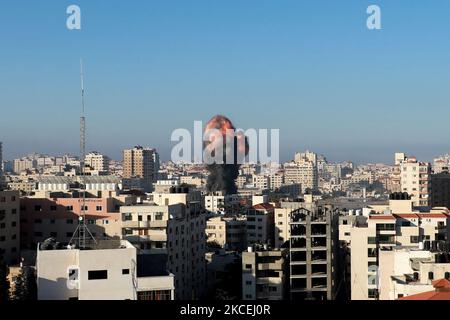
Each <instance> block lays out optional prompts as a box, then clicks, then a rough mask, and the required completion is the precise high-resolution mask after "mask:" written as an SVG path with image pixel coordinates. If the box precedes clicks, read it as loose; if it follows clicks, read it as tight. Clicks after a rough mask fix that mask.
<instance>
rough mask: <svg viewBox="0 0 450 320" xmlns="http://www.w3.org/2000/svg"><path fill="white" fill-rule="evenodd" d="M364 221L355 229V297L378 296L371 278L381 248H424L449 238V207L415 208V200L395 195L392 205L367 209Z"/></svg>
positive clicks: (352, 230) (353, 231)
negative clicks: (426, 209)
mask: <svg viewBox="0 0 450 320" xmlns="http://www.w3.org/2000/svg"><path fill="white" fill-rule="evenodd" d="M363 215H364V216H366V218H367V219H366V220H365V221H364V222H361V221H358V223H356V224H354V225H353V226H352V228H351V237H350V243H351V285H352V287H351V298H352V300H367V299H378V298H379V291H378V287H377V285H376V284H374V283H372V282H370V281H369V278H370V279H372V278H373V277H374V275H375V274H376V272H377V270H379V268H380V250H384V249H387V250H390V249H392V248H394V247H395V246H410V247H418V246H419V244H420V243H422V242H423V244H424V248H425V249H429V248H432V247H433V246H437V244H438V243H439V242H444V243H445V242H447V241H448V233H449V229H448V210H447V209H446V208H437V209H432V210H430V211H428V212H420V211H417V210H414V209H413V200H411V199H408V198H406V199H404V198H403V199H402V197H398V195H392V196H391V199H390V200H389V204H388V205H378V206H371V207H370V208H364V209H363Z"/></svg>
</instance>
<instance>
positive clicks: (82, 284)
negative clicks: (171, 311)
mask: <svg viewBox="0 0 450 320" xmlns="http://www.w3.org/2000/svg"><path fill="white" fill-rule="evenodd" d="M89 249H90V250H80V249H78V248H70V247H69V248H67V247H58V246H57V245H56V244H50V245H48V244H45V243H41V244H39V246H38V251H37V258H36V268H37V287H38V300H173V299H174V276H173V275H172V274H170V273H169V272H167V271H166V269H165V265H164V264H160V263H158V262H157V261H155V259H154V260H153V261H148V259H146V260H147V261H140V260H141V259H140V257H139V256H137V255H136V248H135V247H134V246H133V245H131V244H130V243H129V242H127V241H123V240H122V241H120V240H106V241H97V243H95V244H91V245H90V246H89ZM144 262H147V263H146V265H145V266H144V265H142V264H143V263H144ZM142 270H146V272H143V271H142Z"/></svg>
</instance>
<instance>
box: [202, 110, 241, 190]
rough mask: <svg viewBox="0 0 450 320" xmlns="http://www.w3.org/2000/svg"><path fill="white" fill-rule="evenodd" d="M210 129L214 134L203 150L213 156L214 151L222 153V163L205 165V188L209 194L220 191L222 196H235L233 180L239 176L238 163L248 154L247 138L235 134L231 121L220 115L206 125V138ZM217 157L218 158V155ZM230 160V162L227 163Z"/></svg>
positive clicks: (239, 133) (238, 133)
mask: <svg viewBox="0 0 450 320" xmlns="http://www.w3.org/2000/svg"><path fill="white" fill-rule="evenodd" d="M211 129H216V130H215V131H214V132H215V133H214V134H210V135H209V139H208V140H207V141H206V142H205V143H204V149H205V151H208V153H209V154H211V155H213V156H214V155H215V152H216V151H218V150H219V151H222V155H223V156H222V157H223V161H222V163H216V162H214V163H212V164H208V165H207V169H208V171H209V176H208V180H207V183H206V187H207V189H208V191H210V192H217V191H220V192H222V193H224V194H235V193H237V188H236V183H235V180H236V178H237V177H238V175H239V167H240V164H239V163H242V162H243V160H244V158H245V156H246V155H247V154H248V149H249V146H248V141H247V138H246V137H245V135H244V134H243V133H242V132H237V133H236V132H235V131H234V130H235V127H234V126H233V124H232V123H231V121H230V120H229V119H228V118H226V117H224V116H221V115H216V116H214V117H213V118H212V119H211V120H209V122H208V123H207V124H206V127H205V135H206V136H208V134H206V133H207V132H208V130H211ZM217 138H221V139H217ZM227 142H228V143H227ZM230 142H234V143H230ZM227 155H228V158H227ZM218 156H219V157H220V155H218ZM230 159H232V161H229V160H230ZM227 160H228V161H227ZM238 160H239V161H238Z"/></svg>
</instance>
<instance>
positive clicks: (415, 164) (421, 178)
mask: <svg viewBox="0 0 450 320" xmlns="http://www.w3.org/2000/svg"><path fill="white" fill-rule="evenodd" d="M391 180H392V183H391V186H392V187H391V188H392V189H393V190H392V191H395V192H406V193H408V194H409V195H410V196H411V199H412V200H413V204H414V206H424V207H426V206H430V205H431V200H430V198H431V164H430V163H428V162H420V161H417V159H416V158H415V157H407V156H406V155H405V154H404V153H396V154H395V167H394V172H393V174H392V177H391Z"/></svg>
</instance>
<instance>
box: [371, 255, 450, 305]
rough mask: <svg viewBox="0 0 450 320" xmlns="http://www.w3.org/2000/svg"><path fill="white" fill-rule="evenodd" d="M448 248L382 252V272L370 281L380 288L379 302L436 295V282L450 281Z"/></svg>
mask: <svg viewBox="0 0 450 320" xmlns="http://www.w3.org/2000/svg"><path fill="white" fill-rule="evenodd" d="M444 247H445V246H442V248H438V247H435V248H430V250H424V249H423V248H421V247H420V246H419V247H405V246H396V247H393V248H382V249H380V253H379V259H380V268H379V272H378V273H377V277H373V278H372V279H370V280H371V281H372V283H375V284H377V285H378V293H379V299H380V300H396V299H400V298H404V297H408V296H411V295H415V294H419V293H423V292H427V291H432V290H433V282H434V281H435V280H439V279H447V280H450V254H449V253H448V246H447V247H446V248H444Z"/></svg>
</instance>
